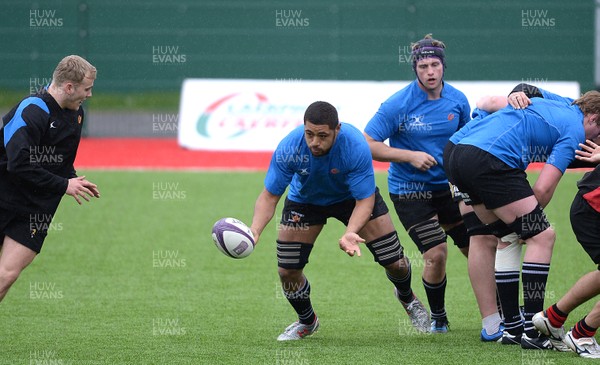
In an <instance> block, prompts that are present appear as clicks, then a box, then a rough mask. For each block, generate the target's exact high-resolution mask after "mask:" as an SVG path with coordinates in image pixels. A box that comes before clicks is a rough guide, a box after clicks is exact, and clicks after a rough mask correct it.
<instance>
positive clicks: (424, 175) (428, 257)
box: [365, 35, 470, 333]
mask: <svg viewBox="0 0 600 365" xmlns="http://www.w3.org/2000/svg"><path fill="white" fill-rule="evenodd" d="M444 49H445V45H444V43H442V42H440V41H438V40H435V39H432V38H431V35H427V36H425V38H423V39H421V40H420V41H418V42H417V43H414V44H412V62H413V63H412V66H413V70H414V71H415V73H416V75H417V78H416V80H414V81H413V82H412V83H411V84H410V85H408V86H407V87H405V88H404V89H402V90H400V91H398V92H397V93H395V94H394V95H392V96H391V97H390V98H389V99H388V100H386V101H385V102H384V103H383V104H381V107H380V108H379V110H378V111H377V113H376V114H375V116H373V118H372V119H371V120H370V121H369V123H368V124H367V126H366V128H365V136H366V138H367V141H368V142H369V146H370V148H371V153H372V154H373V158H374V159H375V160H378V161H386V162H391V164H390V168H389V177H388V187H389V193H390V197H391V199H392V201H393V202H394V207H395V209H396V213H397V214H398V217H399V218H400V221H401V222H402V224H403V226H404V228H405V229H406V230H407V232H408V234H409V235H410V237H411V238H412V239H413V241H414V242H415V244H416V245H417V247H418V249H419V251H420V252H421V253H422V255H423V260H424V261H425V263H426V264H425V267H424V268H423V278H422V280H423V286H424V287H425V292H426V293H427V299H428V301H429V306H430V310H431V320H432V321H431V331H432V332H435V333H445V332H447V331H448V318H447V315H446V306H445V293H446V259H447V256H448V249H447V244H446V241H447V235H449V236H450V237H452V239H453V241H454V243H455V244H456V245H457V246H458V247H459V248H460V250H461V251H462V252H463V254H464V255H465V256H466V255H467V254H468V246H469V237H468V235H467V231H466V228H465V225H464V224H463V221H462V217H461V214H460V211H459V208H458V203H457V202H456V201H454V200H453V198H452V195H451V192H450V189H449V186H448V179H447V178H446V174H445V172H444V169H443V167H442V155H443V149H444V146H445V145H446V142H448V138H450V136H451V135H452V134H453V133H454V132H456V131H457V130H458V129H459V128H461V127H462V126H463V125H465V123H467V122H468V121H469V120H470V107H469V103H468V101H467V98H466V97H465V95H464V94H463V93H462V92H460V91H459V90H457V89H455V88H454V87H452V86H451V85H449V84H448V83H445V82H444V81H443V77H444V69H445V67H446V61H445V51H444ZM388 139H389V146H388V145H386V144H385V143H384V142H385V141H386V140H388Z"/></svg>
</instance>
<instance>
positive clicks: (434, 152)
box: [365, 80, 470, 194]
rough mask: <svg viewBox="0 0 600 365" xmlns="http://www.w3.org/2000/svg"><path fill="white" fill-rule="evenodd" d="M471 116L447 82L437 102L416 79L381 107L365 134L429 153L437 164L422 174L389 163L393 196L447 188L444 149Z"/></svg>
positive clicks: (405, 165)
mask: <svg viewBox="0 0 600 365" xmlns="http://www.w3.org/2000/svg"><path fill="white" fill-rule="evenodd" d="M469 114H470V107H469V102H468V100H467V98H466V97H465V95H464V94H463V93H462V92H460V91H459V90H457V89H455V88H454V87H452V86H451V85H449V84H447V83H444V88H443V89H442V95H441V98H440V99H437V100H427V94H426V93H425V92H424V91H423V90H421V88H420V87H419V85H418V81H417V80H415V81H413V82H412V83H410V84H409V85H408V86H406V87H405V88H404V89H402V90H400V91H398V92H397V93H395V94H394V95H392V96H391V97H390V98H389V99H387V100H386V101H385V102H384V103H383V104H381V106H380V108H379V110H378V111H377V113H376V114H375V116H373V118H372V119H371V120H370V121H369V123H368V124H367V126H366V128H365V133H367V134H368V135H369V136H371V137H372V138H373V139H375V140H376V141H380V142H383V141H385V140H388V139H389V145H390V146H391V147H394V148H399V149H404V150H411V151H423V152H427V153H429V154H430V155H431V156H433V158H434V159H435V160H436V161H437V163H438V164H437V165H436V166H433V167H432V168H430V169H429V170H427V171H420V170H418V169H417V168H415V167H413V166H412V165H411V164H410V163H408V162H405V163H398V162H392V163H390V168H389V171H388V172H389V175H388V185H389V191H390V193H392V194H409V193H414V192H421V191H440V190H444V189H448V179H447V178H446V174H445V172H444V168H443V165H442V156H443V153H444V147H445V146H446V143H447V142H448V138H450V136H452V134H453V133H454V132H456V131H457V130H458V129H459V128H461V127H462V126H463V125H465V123H467V122H468V121H469V120H470V115H469Z"/></svg>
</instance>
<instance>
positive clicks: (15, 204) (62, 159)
mask: <svg viewBox="0 0 600 365" xmlns="http://www.w3.org/2000/svg"><path fill="white" fill-rule="evenodd" d="M95 79H96V68H95V67H94V66H92V65H91V64H90V63H89V62H88V61H86V60H84V59H83V58H81V57H79V56H75V55H73V56H67V57H65V58H63V59H62V60H61V61H60V62H59V63H58V65H57V66H56V69H55V70H54V73H53V75H52V82H51V83H50V85H49V86H48V87H45V88H44V89H42V90H41V91H39V92H38V93H36V94H34V95H31V96H30V97H28V98H25V99H24V100H22V101H21V102H20V103H19V104H18V105H17V106H15V107H14V108H13V109H12V110H11V111H10V112H9V113H8V114H7V115H6V116H4V118H3V120H4V126H3V127H2V128H1V129H0V136H1V138H2V144H1V146H0V234H1V236H2V253H1V254H0V301H1V300H2V299H3V298H4V296H5V295H6V293H7V292H8V289H9V288H10V287H11V285H12V284H13V283H14V282H15V281H16V280H17V278H18V277H19V275H20V273H21V271H23V270H24V269H25V268H26V267H27V266H28V265H29V264H30V263H31V262H32V261H33V259H34V258H35V256H36V255H37V254H38V253H39V252H40V250H41V249H42V244H43V243H44V239H45V238H46V235H47V233H48V228H49V226H50V223H51V222H52V217H53V216H54V213H55V212H56V209H57V208H58V204H59V203H60V201H61V199H62V197H63V195H65V194H66V195H70V196H72V197H74V198H75V200H76V201H77V203H79V204H81V199H84V200H89V198H88V197H99V196H100V193H99V192H98V189H97V187H96V185H95V184H93V183H91V182H89V181H88V180H86V179H85V176H80V177H77V175H76V173H75V169H74V168H73V161H75V154H76V153H77V147H78V146H79V138H80V136H81V128H82V125H83V109H82V108H81V104H82V103H83V102H84V101H85V100H86V99H87V98H89V97H91V96H92V87H93V85H94V80H95Z"/></svg>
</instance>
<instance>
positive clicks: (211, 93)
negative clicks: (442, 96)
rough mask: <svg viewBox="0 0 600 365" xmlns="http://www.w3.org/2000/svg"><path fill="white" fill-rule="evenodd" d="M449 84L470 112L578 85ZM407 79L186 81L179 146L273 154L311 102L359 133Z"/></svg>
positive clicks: (575, 90) (571, 90) (571, 91)
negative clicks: (488, 98)
mask: <svg viewBox="0 0 600 365" xmlns="http://www.w3.org/2000/svg"><path fill="white" fill-rule="evenodd" d="M535 81H536V80H523V81H494V82H487V81H486V82H483V81H476V82H473V81H471V82H465V81H460V82H453V81H448V83H450V84H451V85H452V86H454V87H455V88H457V89H459V90H461V91H462V92H463V93H464V94H465V95H466V96H467V99H468V100H469V103H470V105H471V109H473V108H474V107H475V103H476V102H477V100H478V99H479V98H481V97H482V96H485V95H508V93H509V92H510V91H511V90H512V89H513V88H514V86H516V85H517V84H519V83H521V82H526V83H528V84H534V85H536V86H538V87H540V88H543V89H545V90H548V91H551V92H554V93H556V94H559V95H562V96H568V97H572V98H577V97H578V96H579V95H580V91H579V84H578V83H577V82H548V81H544V80H539V82H537V83H536V82H535ZM409 83H410V81H385V82H378V81H308V80H307V81H305V80H230V79H187V80H185V81H184V83H183V87H182V91H181V101H180V108H179V122H178V123H179V125H178V143H179V145H180V146H182V147H184V148H187V149H193V150H216V151H219V150H221V151H273V150H274V149H275V148H276V147H277V144H278V143H279V141H280V140H281V139H282V138H283V137H284V136H285V135H287V134H288V133H289V132H290V131H291V130H292V129H293V128H295V127H297V126H299V125H302V124H303V116H304V111H305V110H306V108H307V106H308V105H310V104H311V103H312V102H314V101H318V100H322V101H327V102H329V103H331V104H333V105H334V106H335V107H336V108H337V110H338V114H339V118H340V121H341V122H342V123H350V124H353V125H355V126H356V127H358V128H359V129H360V130H363V129H364V127H365V126H366V124H367V123H368V122H369V120H370V119H371V118H372V117H373V115H374V114H375V113H376V112H377V110H378V109H379V106H380V105H381V103H382V102H384V101H385V100H386V99H387V98H389V97H390V96H391V95H392V94H394V93H395V92H396V91H398V90H400V89H402V88H404V87H405V86H407V85H408V84H409Z"/></svg>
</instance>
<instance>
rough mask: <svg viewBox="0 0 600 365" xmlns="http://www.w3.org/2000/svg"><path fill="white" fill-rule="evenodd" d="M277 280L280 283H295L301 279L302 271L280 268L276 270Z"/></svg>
mask: <svg viewBox="0 0 600 365" xmlns="http://www.w3.org/2000/svg"><path fill="white" fill-rule="evenodd" d="M277 273H278V274H279V279H280V280H281V282H282V283H287V282H296V281H298V280H299V279H300V278H301V277H302V273H303V270H302V269H284V268H282V267H278V268H277Z"/></svg>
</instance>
